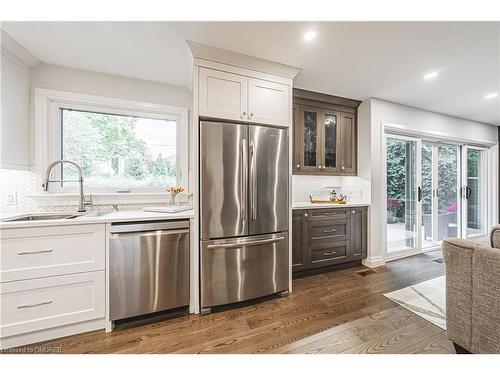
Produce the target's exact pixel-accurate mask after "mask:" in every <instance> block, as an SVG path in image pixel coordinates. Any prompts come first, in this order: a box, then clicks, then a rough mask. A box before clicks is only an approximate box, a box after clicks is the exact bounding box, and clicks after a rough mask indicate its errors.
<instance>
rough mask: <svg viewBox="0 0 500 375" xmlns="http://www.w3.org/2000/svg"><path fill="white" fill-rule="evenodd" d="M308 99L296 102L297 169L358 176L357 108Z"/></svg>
mask: <svg viewBox="0 0 500 375" xmlns="http://www.w3.org/2000/svg"><path fill="white" fill-rule="evenodd" d="M294 100H295V99H294ZM304 102H306V103H301V102H300V100H299V101H298V102H294V106H293V159H294V161H293V173H294V174H305V175H313V174H314V175H331V176H336V175H339V176H340V175H346V176H355V175H356V173H357V158H356V156H357V155H356V154H357V132H356V109H355V108H352V109H351V108H349V107H346V106H340V105H339V106H337V107H338V109H337V107H336V106H334V105H329V104H328V103H321V102H318V103H317V104H318V105H317V106H316V105H315V104H316V103H315V102H314V101H312V100H307V101H306V100H304ZM309 103H311V104H309Z"/></svg>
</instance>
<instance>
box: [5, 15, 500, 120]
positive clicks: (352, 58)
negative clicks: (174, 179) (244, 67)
mask: <svg viewBox="0 0 500 375" xmlns="http://www.w3.org/2000/svg"><path fill="white" fill-rule="evenodd" d="M2 28H3V29H4V30H5V31H6V32H7V33H8V34H10V36H12V37H13V38H14V39H16V40H17V41H18V42H19V43H20V44H22V45H23V46H24V47H25V48H26V49H28V50H29V51H30V52H31V53H32V54H33V55H35V56H36V57H37V58H38V59H39V60H40V61H42V62H45V63H49V64H56V65H62V66H67V67H72V68H79V69H85V70H90V71H96V72H101V73H108V74H115V75H120V76H126V77H133V78H139V79H144V80H149V81H157V82H164V83H170V84H174V85H181V86H183V85H185V84H186V76H187V71H186V70H187V66H188V65H187V56H188V54H187V47H186V44H185V40H187V39H189V40H194V41H197V42H200V43H205V44H209V45H212V46H215V47H219V48H224V49H228V50H233V51H236V52H241V53H245V54H248V55H253V56H256V57H260V58H264V59H268V60H273V61H277V62H280V63H284V64H288V65H293V66H297V67H300V68H302V69H303V71H302V73H301V74H300V75H299V76H298V77H297V79H296V84H295V85H296V87H299V88H303V89H307V90H313V91H319V92H324V93H328V94H334V95H339V96H345V97H349V98H354V99H359V100H364V99H366V98H369V97H377V98H381V99H385V100H389V101H393V102H397V103H402V104H407V105H410V106H414V107H418V108H423V109H427V110H431V111H435V112H440V113H445V114H449V115H453V116H457V117H462V118H466V119H471V120H476V121H481V122H485V123H491V124H500V99H499V98H500V97H499V98H496V99H492V100H485V99H484V95H486V94H487V93H490V92H500V23H498V22H496V23H494V22H490V23H484V22H483V23H477V22H433V23H432V22H319V23H314V22H4V23H3V24H2ZM310 29H314V30H316V31H317V35H318V36H317V38H316V39H315V40H314V41H312V42H309V43H307V42H305V41H304V39H303V34H304V32H305V31H307V30H310ZM433 70H437V71H439V76H438V77H437V78H436V79H434V80H431V81H424V80H423V79H422V77H423V75H424V74H425V73H427V72H429V71H433Z"/></svg>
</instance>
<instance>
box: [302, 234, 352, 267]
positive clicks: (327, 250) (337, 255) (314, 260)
mask: <svg viewBox="0 0 500 375" xmlns="http://www.w3.org/2000/svg"><path fill="white" fill-rule="evenodd" d="M349 245H350V242H349V241H341V242H336V243H334V244H332V245H331V246H325V247H321V248H313V249H311V264H310V267H311V268H317V267H324V266H329V265H332V264H337V263H342V262H344V261H345V260H346V259H347V257H348V254H349Z"/></svg>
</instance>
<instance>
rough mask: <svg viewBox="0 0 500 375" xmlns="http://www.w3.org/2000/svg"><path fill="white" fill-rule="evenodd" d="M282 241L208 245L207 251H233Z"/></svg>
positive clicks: (278, 239)
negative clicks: (238, 248)
mask: <svg viewBox="0 0 500 375" xmlns="http://www.w3.org/2000/svg"><path fill="white" fill-rule="evenodd" d="M284 239H285V237H276V238H270V239H268V240H258V241H251V242H242V243H231V244H220V245H208V246H207V249H209V250H212V249H233V248H237V247H243V246H254V245H265V244H269V243H274V242H279V241H283V240H284Z"/></svg>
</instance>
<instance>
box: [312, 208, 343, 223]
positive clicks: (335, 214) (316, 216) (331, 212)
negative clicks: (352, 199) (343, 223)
mask: <svg viewBox="0 0 500 375" xmlns="http://www.w3.org/2000/svg"><path fill="white" fill-rule="evenodd" d="M349 213H350V210H348V209H345V208H336V209H328V208H327V209H324V210H323V209H321V210H320V209H314V210H309V211H308V221H322V220H327V219H347V218H348V217H349Z"/></svg>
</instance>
